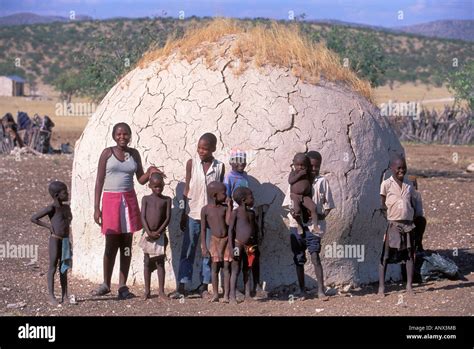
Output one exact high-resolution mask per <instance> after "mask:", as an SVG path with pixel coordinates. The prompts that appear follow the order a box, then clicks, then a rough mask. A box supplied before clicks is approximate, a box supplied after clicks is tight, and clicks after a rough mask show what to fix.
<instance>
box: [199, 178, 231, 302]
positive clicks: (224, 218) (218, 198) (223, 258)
mask: <svg viewBox="0 0 474 349" xmlns="http://www.w3.org/2000/svg"><path fill="white" fill-rule="evenodd" d="M207 193H208V195H209V201H208V204H207V205H206V206H204V207H203V208H202V210H201V249H202V255H203V257H206V256H209V255H210V256H211V259H212V274H211V280H212V292H213V297H212V299H211V302H218V301H219V272H220V270H221V269H223V270H224V302H225V303H228V302H229V281H230V270H229V269H230V262H232V254H231V253H229V250H228V249H227V223H226V222H228V221H229V219H230V211H231V210H232V208H231V207H230V202H229V200H227V206H226V205H225V203H226V198H227V196H226V187H225V185H224V183H221V182H217V181H214V182H211V183H209V185H208V186H207ZM207 227H209V229H210V230H211V243H210V251H209V250H208V249H207V246H206V239H205V238H204V237H205V236H206V228H207Z"/></svg>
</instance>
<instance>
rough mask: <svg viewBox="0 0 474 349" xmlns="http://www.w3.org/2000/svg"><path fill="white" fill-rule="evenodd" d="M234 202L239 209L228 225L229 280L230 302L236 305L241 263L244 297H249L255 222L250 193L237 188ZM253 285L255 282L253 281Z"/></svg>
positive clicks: (255, 242) (254, 243) (232, 215)
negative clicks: (241, 265) (230, 265)
mask: <svg viewBox="0 0 474 349" xmlns="http://www.w3.org/2000/svg"><path fill="white" fill-rule="evenodd" d="M233 198H234V201H235V202H236V203H237V204H238V205H239V207H238V208H237V209H236V210H234V211H232V214H231V216H230V223H229V242H228V250H229V254H233V260H232V272H231V279H230V302H231V303H233V304H236V303H237V299H236V287H237V278H238V276H239V273H240V264H241V263H243V274H244V287H245V297H246V298H247V297H250V282H249V273H248V272H249V270H251V269H252V266H253V263H254V261H255V252H256V248H257V222H256V220H255V212H254V211H253V210H252V209H251V208H252V207H253V204H254V198H253V194H252V191H251V190H250V189H249V188H244V187H239V188H237V189H236V190H235V191H234V197H233ZM254 283H255V280H254Z"/></svg>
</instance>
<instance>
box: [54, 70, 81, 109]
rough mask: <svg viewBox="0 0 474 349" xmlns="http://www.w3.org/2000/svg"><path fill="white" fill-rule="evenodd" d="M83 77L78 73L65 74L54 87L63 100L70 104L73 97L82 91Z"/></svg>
mask: <svg viewBox="0 0 474 349" xmlns="http://www.w3.org/2000/svg"><path fill="white" fill-rule="evenodd" d="M81 84H82V82H81V77H80V75H79V74H78V73H73V72H71V71H69V72H63V73H61V74H59V76H58V77H57V78H56V79H55V80H54V81H53V85H54V87H55V88H56V90H58V91H59V92H60V93H61V99H62V100H64V101H66V102H67V103H68V104H69V103H71V99H72V96H74V95H76V94H78V93H79V91H80V89H81Z"/></svg>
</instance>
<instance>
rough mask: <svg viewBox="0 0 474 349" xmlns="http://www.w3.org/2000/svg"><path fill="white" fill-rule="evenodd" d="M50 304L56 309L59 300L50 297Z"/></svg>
mask: <svg viewBox="0 0 474 349" xmlns="http://www.w3.org/2000/svg"><path fill="white" fill-rule="evenodd" d="M48 302H49V304H51V305H53V306H55V307H57V306H58V305H59V302H58V300H57V299H56V297H54V296H49V299H48Z"/></svg>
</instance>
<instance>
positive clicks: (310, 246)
mask: <svg viewBox="0 0 474 349" xmlns="http://www.w3.org/2000/svg"><path fill="white" fill-rule="evenodd" d="M306 156H307V157H308V159H309V161H310V167H309V176H310V179H311V183H312V195H313V196H312V200H313V202H314V203H315V205H316V214H317V217H318V219H317V232H313V231H308V230H307V229H304V225H305V224H308V222H307V221H308V219H309V218H310V217H307V215H306V214H305V213H306V211H303V215H302V218H303V219H302V221H303V227H302V226H301V224H300V223H299V222H297V221H296V220H295V219H294V218H293V217H292V216H291V215H289V221H290V234H291V235H290V242H291V250H292V252H293V260H294V262H295V267H296V276H297V278H298V285H299V289H300V294H299V298H300V299H301V300H304V299H306V297H307V293H306V288H305V280H304V264H305V263H306V250H308V252H309V254H310V256H311V262H312V264H313V267H314V273H315V276H316V280H317V282H318V298H319V299H321V300H328V297H327V296H326V295H325V293H324V289H325V287H324V273H323V266H322V264H321V258H320V256H319V254H320V252H321V238H322V236H323V235H324V234H325V233H326V217H327V216H328V214H329V212H330V211H331V210H332V209H333V208H335V205H334V200H333V198H332V192H331V188H330V186H329V182H328V180H327V179H326V178H325V177H324V176H321V175H320V169H321V163H322V156H321V154H320V153H319V152H317V151H309V152H308V153H307V154H306ZM288 203H289V197H288V195H287V197H286V198H285V202H284V205H285V204H288ZM311 218H312V217H311ZM299 228H301V230H302V232H301V233H299V232H298V229H299Z"/></svg>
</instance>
